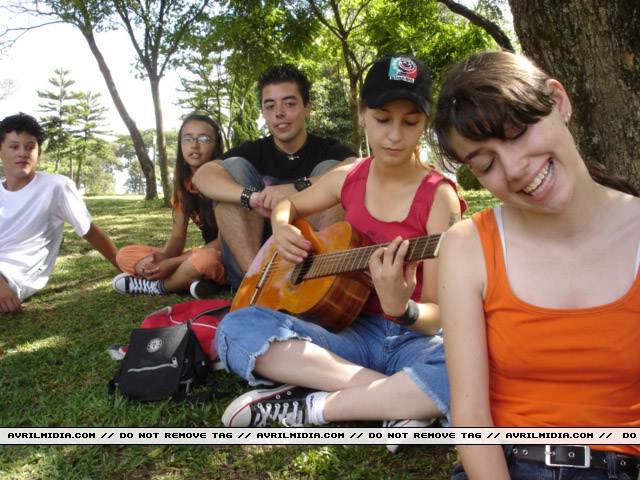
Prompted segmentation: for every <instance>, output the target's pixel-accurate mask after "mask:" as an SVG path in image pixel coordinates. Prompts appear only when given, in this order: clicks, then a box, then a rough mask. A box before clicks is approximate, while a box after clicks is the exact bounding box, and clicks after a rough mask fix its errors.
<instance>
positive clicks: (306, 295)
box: [231, 220, 443, 330]
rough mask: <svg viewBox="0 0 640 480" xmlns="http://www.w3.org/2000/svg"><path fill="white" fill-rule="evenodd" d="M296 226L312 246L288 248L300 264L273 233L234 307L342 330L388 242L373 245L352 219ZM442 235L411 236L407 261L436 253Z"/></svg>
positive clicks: (369, 287) (366, 294)
mask: <svg viewBox="0 0 640 480" xmlns="http://www.w3.org/2000/svg"><path fill="white" fill-rule="evenodd" d="M292 227H293V226H292ZM295 228H296V229H299V231H300V233H301V234H302V237H303V239H304V241H305V242H307V243H305V244H303V245H305V246H306V245H308V246H310V248H309V250H305V249H304V248H300V247H298V248H300V250H302V253H301V252H299V251H298V252H297V253H298V255H295V253H292V252H291V251H289V254H291V257H289V258H296V257H297V258H300V262H298V263H296V262H292V261H287V260H285V259H284V258H283V257H282V256H281V255H280V254H278V252H277V249H276V246H275V240H274V237H271V238H270V239H269V240H267V242H266V243H265V244H264V246H263V247H262V249H261V250H260V252H259V253H258V255H257V256H256V258H255V260H254V261H253V263H252V264H251V267H249V270H248V271H247V273H246V275H245V277H244V279H243V281H242V284H241V285H240V287H239V289H238V292H237V294H236V296H235V298H234V300H233V305H232V307H231V309H232V310H237V309H239V308H243V307H248V306H251V305H257V306H263V307H268V308H271V309H273V310H282V311H287V312H289V313H291V314H293V315H296V316H298V317H300V318H304V319H305V320H309V321H312V322H315V323H317V324H319V325H322V326H324V327H325V328H328V329H330V330H341V329H343V328H345V327H346V326H348V325H349V324H350V323H351V322H352V321H353V320H354V319H355V318H356V316H357V315H358V313H360V311H361V310H362V307H363V306H364V304H365V302H366V300H367V298H368V297H369V294H370V293H371V290H372V288H373V285H372V283H371V280H370V279H369V277H368V275H367V274H366V272H365V270H366V269H367V268H368V264H369V259H370V258H371V256H372V255H373V254H374V252H376V251H377V250H379V249H380V248H381V247H384V246H385V245H372V244H371V241H370V240H369V239H368V238H367V237H366V236H364V235H361V234H360V233H359V232H358V231H357V230H355V229H354V228H352V227H351V225H349V224H348V223H347V222H339V223H336V224H334V225H331V226H330V227H328V228H325V229H324V230H321V231H314V230H313V228H312V227H311V225H309V223H307V222H305V221H304V220H297V221H296V222H295ZM291 231H292V232H294V233H295V230H293V228H292V230H291ZM442 235H443V234H437V235H429V236H425V237H419V238H414V239H410V240H409V242H408V243H409V244H408V245H407V254H406V257H405V261H406V262H413V261H417V260H423V259H427V258H432V257H435V256H437V253H438V248H439V245H440V240H441V238H442ZM387 245H388V244H387ZM378 255H379V254H378Z"/></svg>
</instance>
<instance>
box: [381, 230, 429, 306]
mask: <svg viewBox="0 0 640 480" xmlns="http://www.w3.org/2000/svg"><path fill="white" fill-rule="evenodd" d="M408 250H409V240H402V237H397V238H396V239H394V240H393V241H392V242H391V243H390V244H389V245H388V246H387V247H382V248H379V249H378V250H376V251H375V252H374V253H373V254H372V255H371V258H370V259H369V271H370V272H371V278H372V280H373V284H374V285H375V287H376V293H377V294H378V298H379V299H380V305H381V306H382V309H383V311H384V313H385V314H386V315H389V316H390V317H398V316H400V315H402V314H403V313H404V312H406V310H407V305H408V302H409V299H410V298H411V294H412V293H413V291H414V289H415V288H416V270H417V268H418V264H419V262H411V263H409V264H408V265H407V268H406V271H405V270H404V263H405V261H404V259H405V257H406V255H407V251H408Z"/></svg>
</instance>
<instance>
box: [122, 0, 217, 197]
mask: <svg viewBox="0 0 640 480" xmlns="http://www.w3.org/2000/svg"><path fill="white" fill-rule="evenodd" d="M209 1H210V0H200V1H191V2H189V1H184V0H163V1H161V2H158V1H154V0H112V4H113V7H114V9H115V11H116V13H117V15H118V16H119V18H120V21H121V23H122V25H124V28H125V29H126V31H127V33H128V35H129V38H130V39H131V43H132V45H133V47H134V49H135V51H136V54H137V57H138V62H139V69H140V71H141V72H143V75H144V76H146V77H147V78H148V80H149V83H150V85H151V97H152V99H153V107H154V111H155V119H156V135H157V138H156V145H157V154H158V163H159V166H160V176H161V180H162V188H163V190H164V194H165V195H164V202H165V204H166V205H169V204H170V197H171V192H172V187H171V180H170V178H169V166H168V160H167V148H166V139H165V137H164V120H163V116H162V102H161V101H160V81H161V79H162V77H163V76H164V75H165V73H166V71H167V69H168V68H169V67H170V66H171V61H172V57H173V56H174V55H175V54H176V52H178V50H179V49H180V48H181V46H182V44H183V42H184V39H185V37H186V36H187V35H188V33H189V31H190V30H191V29H192V28H196V25H197V24H198V22H200V21H201V20H203V19H204V18H206V16H205V15H203V12H204V11H205V9H206V7H207V5H208V4H209Z"/></svg>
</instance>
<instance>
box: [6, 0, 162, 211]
mask: <svg viewBox="0 0 640 480" xmlns="http://www.w3.org/2000/svg"><path fill="white" fill-rule="evenodd" d="M0 8H1V9H3V10H5V11H7V12H12V13H17V14H18V15H20V14H24V15H27V16H31V15H35V16H37V17H40V18H44V19H50V20H47V21H43V23H41V24H38V25H35V26H26V27H20V26H18V27H12V28H8V29H7V30H6V31H5V32H3V33H2V34H0V38H1V39H2V42H0V46H2V47H5V48H7V47H10V46H11V45H12V44H13V43H14V42H15V41H16V39H17V38H19V37H20V36H21V35H23V34H24V33H26V32H28V31H29V30H31V29H34V28H40V27H44V26H47V25H50V24H54V23H68V24H70V25H73V26H75V27H77V28H78V29H79V30H80V32H81V33H82V35H83V37H84V38H85V40H86V41H87V44H88V46H89V48H90V50H91V53H92V54H93V56H94V58H95V59H96V62H97V63H98V67H99V68H100V72H101V73H102V76H103V77H104V80H105V83H106V85H107V89H108V90H109V94H110V95H111V99H112V100H113V103H114V105H115V106H116V109H117V110H118V113H119V114H120V117H121V118H122V120H123V122H124V123H125V125H126V127H127V129H128V131H129V134H130V135H131V138H132V140H133V145H134V147H135V151H136V156H137V158H138V161H139V162H140V167H141V169H142V171H143V172H144V175H145V179H146V182H145V188H146V198H147V199H153V198H156V197H157V196H158V193H157V184H156V178H155V168H154V165H153V163H152V162H151V160H150V159H149V156H148V154H147V151H146V150H145V148H144V142H143V141H142V137H141V135H140V132H139V130H138V127H137V125H136V122H135V121H134V120H133V118H132V117H131V116H130V115H129V112H128V111H127V109H126V107H125V105H124V102H123V101H122V98H121V97H120V93H119V92H118V89H117V87H116V83H115V81H114V79H113V76H112V75H111V71H110V69H109V66H108V65H107V62H106V61H105V59H104V56H103V55H102V52H101V51H100V49H99V48H98V44H97V42H96V39H95V35H94V33H95V32H96V31H100V30H106V29H110V28H115V26H114V25H113V23H112V21H111V20H112V15H113V14H114V11H113V6H112V2H103V1H101V0H83V1H76V0H31V1H28V2H25V1H21V0H20V1H6V2H4V5H2V6H1V7H0Z"/></svg>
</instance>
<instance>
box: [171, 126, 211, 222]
mask: <svg viewBox="0 0 640 480" xmlns="http://www.w3.org/2000/svg"><path fill="white" fill-rule="evenodd" d="M192 120H195V121H199V122H205V123H207V124H209V125H211V127H213V131H214V133H215V138H214V141H215V142H216V147H215V150H214V152H213V155H212V157H211V160H213V159H215V158H217V157H219V156H220V155H222V136H221V134H220V127H219V126H218V124H217V123H216V122H215V121H214V120H213V119H212V118H211V117H209V116H207V115H202V114H199V113H192V114H190V115H188V116H187V117H186V118H185V119H184V121H183V122H182V125H181V126H180V130H179V131H178V151H177V155H176V168H175V174H174V178H173V191H174V195H175V197H176V198H177V199H178V201H179V202H180V208H181V209H182V212H183V213H184V221H185V223H189V214H190V213H191V210H193V202H192V201H191V195H189V192H188V191H187V189H186V188H185V186H184V183H185V181H186V180H187V179H188V178H189V177H190V176H191V167H190V166H189V164H188V163H187V162H186V160H185V159H184V155H183V154H182V130H183V128H184V126H185V125H186V124H187V123H188V122H190V121H192ZM198 215H199V217H200V220H201V221H202V223H203V224H204V225H206V226H207V228H209V229H211V230H217V228H218V227H217V224H216V220H215V217H214V215H213V204H212V201H211V199H209V198H207V197H205V196H204V195H201V198H200V208H199V212H198Z"/></svg>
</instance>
